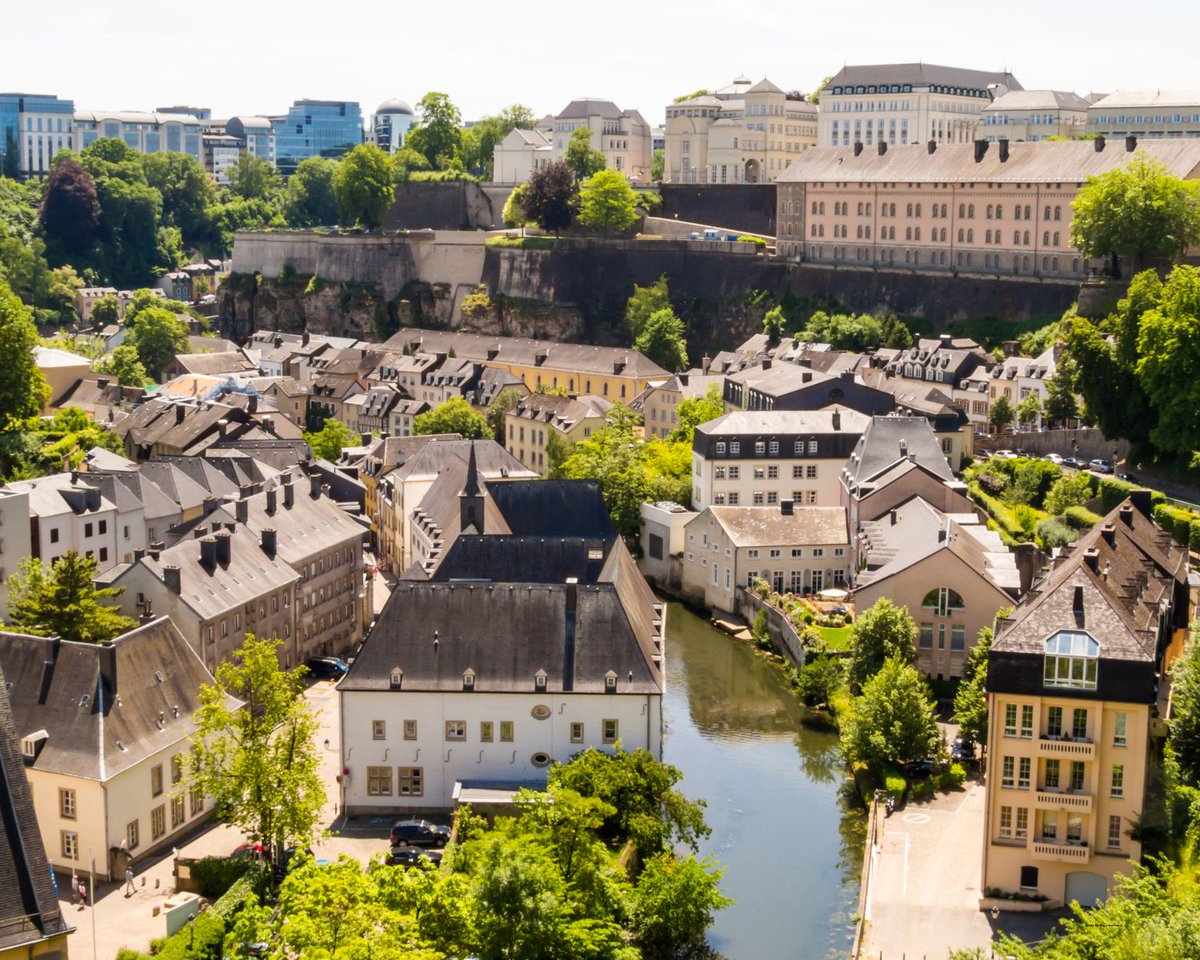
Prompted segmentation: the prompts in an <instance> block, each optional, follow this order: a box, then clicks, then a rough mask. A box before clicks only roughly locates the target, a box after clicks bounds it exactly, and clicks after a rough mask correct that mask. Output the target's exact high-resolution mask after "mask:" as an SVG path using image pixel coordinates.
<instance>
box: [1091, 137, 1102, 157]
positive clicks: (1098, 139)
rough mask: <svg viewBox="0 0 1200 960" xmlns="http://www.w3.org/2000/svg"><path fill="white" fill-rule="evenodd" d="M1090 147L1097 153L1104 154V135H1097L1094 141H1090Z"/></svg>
mask: <svg viewBox="0 0 1200 960" xmlns="http://www.w3.org/2000/svg"><path fill="white" fill-rule="evenodd" d="M1092 146H1093V147H1095V148H1096V152H1097V153H1103V152H1104V134H1102V133H1101V134H1097V136H1096V139H1095V140H1093V141H1092Z"/></svg>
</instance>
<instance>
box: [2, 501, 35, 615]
mask: <svg viewBox="0 0 1200 960" xmlns="http://www.w3.org/2000/svg"><path fill="white" fill-rule="evenodd" d="M32 555H33V541H32V536H31V532H30V513H29V491H28V490H14V489H12V488H9V487H0V621H4V620H7V619H8V576H9V574H10V573H16V570H17V564H18V563H20V562H21V561H22V560H24V559H25V558H26V557H29V556H32Z"/></svg>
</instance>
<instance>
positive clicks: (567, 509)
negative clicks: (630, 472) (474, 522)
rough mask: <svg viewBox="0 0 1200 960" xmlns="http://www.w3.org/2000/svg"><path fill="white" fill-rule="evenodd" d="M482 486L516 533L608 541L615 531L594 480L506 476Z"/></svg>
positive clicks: (528, 535)
mask: <svg viewBox="0 0 1200 960" xmlns="http://www.w3.org/2000/svg"><path fill="white" fill-rule="evenodd" d="M485 486H486V488H487V494H488V496H489V497H490V498H491V499H493V500H494V501H495V502H496V506H497V507H498V508H499V510H500V513H501V514H502V515H503V517H504V520H505V522H506V523H507V524H508V527H509V529H510V530H511V531H512V533H513V534H514V535H515V536H519V537H550V536H560V537H587V538H590V539H597V540H606V541H607V540H611V539H613V538H614V537H615V536H616V535H617V534H616V529H615V528H614V527H613V525H612V517H611V516H610V515H609V512H608V509H607V508H606V507H605V506H604V498H603V497H602V496H601V495H600V486H599V484H598V483H596V481H594V480H509V481H507V482H505V483H486V484H485ZM484 532H485V533H486V532H487V531H486V530H485V531H484Z"/></svg>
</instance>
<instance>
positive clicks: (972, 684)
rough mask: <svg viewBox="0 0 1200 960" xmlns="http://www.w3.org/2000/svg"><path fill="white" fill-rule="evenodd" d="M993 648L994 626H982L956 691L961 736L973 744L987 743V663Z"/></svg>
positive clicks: (955, 700)
mask: <svg viewBox="0 0 1200 960" xmlns="http://www.w3.org/2000/svg"><path fill="white" fill-rule="evenodd" d="M991 649H992V628H991V627H981V628H980V630H979V636H978V638H977V640H976V642H975V646H973V647H972V648H971V649H970V650H969V651H968V652H967V659H966V662H965V663H964V664H963V672H962V680H961V681H960V682H959V684H958V689H957V690H956V691H955V692H954V722H955V723H957V724H958V732H959V735H960V736H961V737H962V738H963V739H964V740H968V741H970V742H971V743H987V691H986V689H985V687H986V684H987V664H988V654H989V653H990V652H991Z"/></svg>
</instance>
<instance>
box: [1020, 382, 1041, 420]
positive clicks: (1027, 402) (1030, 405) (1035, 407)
mask: <svg viewBox="0 0 1200 960" xmlns="http://www.w3.org/2000/svg"><path fill="white" fill-rule="evenodd" d="M1041 415H1042V398H1041V397H1039V396H1038V395H1037V394H1036V393H1034V392H1033V391H1030V392H1029V393H1027V394H1026V395H1025V398H1024V399H1023V400H1022V401H1021V402H1020V403H1019V404H1017V420H1019V421H1020V423H1021V426H1023V427H1029V425H1030V424H1032V423H1036V422H1037V418H1038V417H1040V416H1041Z"/></svg>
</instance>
